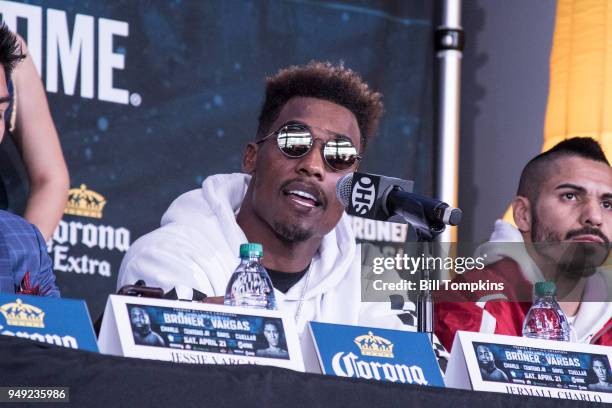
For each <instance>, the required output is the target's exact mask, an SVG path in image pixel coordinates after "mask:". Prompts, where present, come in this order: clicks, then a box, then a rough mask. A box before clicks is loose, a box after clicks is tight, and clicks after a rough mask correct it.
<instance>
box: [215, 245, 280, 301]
mask: <svg viewBox="0 0 612 408" xmlns="http://www.w3.org/2000/svg"><path fill="white" fill-rule="evenodd" d="M262 256H263V247H262V246H261V244H254V243H252V244H242V245H240V265H238V267H237V268H236V270H235V271H234V273H233V274H232V276H231V278H230V281H229V283H228V284H227V288H226V289H225V299H224V302H223V303H225V304H226V305H230V306H242V307H251V308H256V309H276V297H275V296H274V287H273V286H272V281H271V280H270V276H269V275H268V272H267V271H266V268H264V267H263V265H262V264H261V257H262Z"/></svg>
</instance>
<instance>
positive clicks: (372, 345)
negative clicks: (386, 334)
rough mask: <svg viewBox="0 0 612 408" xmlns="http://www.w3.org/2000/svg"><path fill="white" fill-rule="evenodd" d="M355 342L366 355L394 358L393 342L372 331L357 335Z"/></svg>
mask: <svg viewBox="0 0 612 408" xmlns="http://www.w3.org/2000/svg"><path fill="white" fill-rule="evenodd" d="M355 344H356V345H357V347H359V349H360V350H361V354H362V355H364V356H372V357H387V358H393V343H391V342H390V341H389V340H387V339H385V338H383V337H380V336H375V335H374V334H372V332H371V331H370V332H368V334H364V335H361V336H358V337H355Z"/></svg>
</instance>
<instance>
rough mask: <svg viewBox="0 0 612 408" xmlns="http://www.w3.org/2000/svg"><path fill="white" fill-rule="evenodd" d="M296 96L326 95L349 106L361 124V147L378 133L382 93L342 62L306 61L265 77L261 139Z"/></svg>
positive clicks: (336, 102) (329, 99) (315, 96)
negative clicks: (334, 63) (304, 63)
mask: <svg viewBox="0 0 612 408" xmlns="http://www.w3.org/2000/svg"><path fill="white" fill-rule="evenodd" d="M294 97H311V98H318V99H324V100H327V101H329V102H332V103H335V104H338V105H340V106H343V107H345V108H347V109H348V110H350V111H351V112H352V113H353V114H354V115H355V118H356V119H357V124H358V125H359V131H360V133H361V145H362V150H363V149H364V148H365V146H366V143H367V141H368V140H369V139H371V138H372V137H373V136H374V134H375V133H376V130H377V129H378V124H379V122H380V118H381V116H382V114H383V111H384V107H383V103H382V94H380V93H378V92H375V91H373V90H371V89H370V87H369V86H368V84H366V83H365V82H364V81H363V79H361V77H360V76H359V75H358V74H357V73H356V72H354V71H353V70H351V69H349V68H346V67H344V64H342V63H340V64H338V65H333V64H331V63H330V62H318V61H311V62H310V63H308V64H307V65H300V66H291V67H289V68H285V69H281V70H280V71H278V72H277V73H276V74H275V75H274V76H272V77H268V78H266V99H265V101H264V104H263V106H262V108H261V113H260V115H259V127H258V129H257V138H258V139H261V138H262V137H264V136H266V135H267V134H268V133H269V132H270V126H272V124H273V123H274V121H275V120H276V119H277V118H278V115H279V114H280V111H281V110H282V109H283V106H285V104H286V103H287V102H288V101H289V100H290V99H291V98H294Z"/></svg>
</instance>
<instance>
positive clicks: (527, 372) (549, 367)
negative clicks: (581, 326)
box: [472, 342, 612, 393]
mask: <svg viewBox="0 0 612 408" xmlns="http://www.w3.org/2000/svg"><path fill="white" fill-rule="evenodd" d="M472 346H473V348H474V352H475V353H476V359H477V360H478V367H479V369H480V379H481V380H482V381H496V382H506V383H512V384H525V385H536V386H542V387H554V388H565V389H572V390H590V391H599V392H607V393H612V372H611V371H610V361H609V359H608V356H606V355H603V354H594V353H581V352H573V351H563V350H556V351H553V350H546V349H540V348H534V347H522V346H514V345H505V344H490V343H480V342H474V343H472Z"/></svg>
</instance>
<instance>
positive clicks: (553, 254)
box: [531, 212, 610, 280]
mask: <svg viewBox="0 0 612 408" xmlns="http://www.w3.org/2000/svg"><path fill="white" fill-rule="evenodd" d="M531 216H532V220H533V222H532V226H533V228H532V229H531V241H532V242H533V244H534V249H535V251H536V252H537V253H538V254H539V255H540V256H542V257H543V258H544V259H546V260H547V261H549V262H550V263H552V264H554V265H555V266H556V268H557V270H558V272H559V273H560V275H561V276H564V277H565V278H567V279H570V280H579V279H581V278H586V277H589V276H591V275H593V274H594V273H595V272H596V268H597V267H598V266H601V265H602V264H603V263H604V261H605V260H606V258H607V257H608V254H609V252H610V241H609V239H608V237H606V236H605V235H604V234H603V233H602V232H601V231H600V230H599V229H598V228H593V227H584V228H580V229H577V230H571V231H568V232H567V233H566V234H565V236H562V234H561V233H559V232H556V231H553V230H552V229H550V228H548V227H546V226H544V225H542V223H541V222H540V220H539V218H538V216H537V214H536V213H535V212H533V213H532V214H531ZM587 234H591V235H595V236H597V237H600V238H601V239H602V240H603V241H604V242H603V243H597V242H563V241H567V240H569V239H571V238H573V237H577V236H580V235H587Z"/></svg>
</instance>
